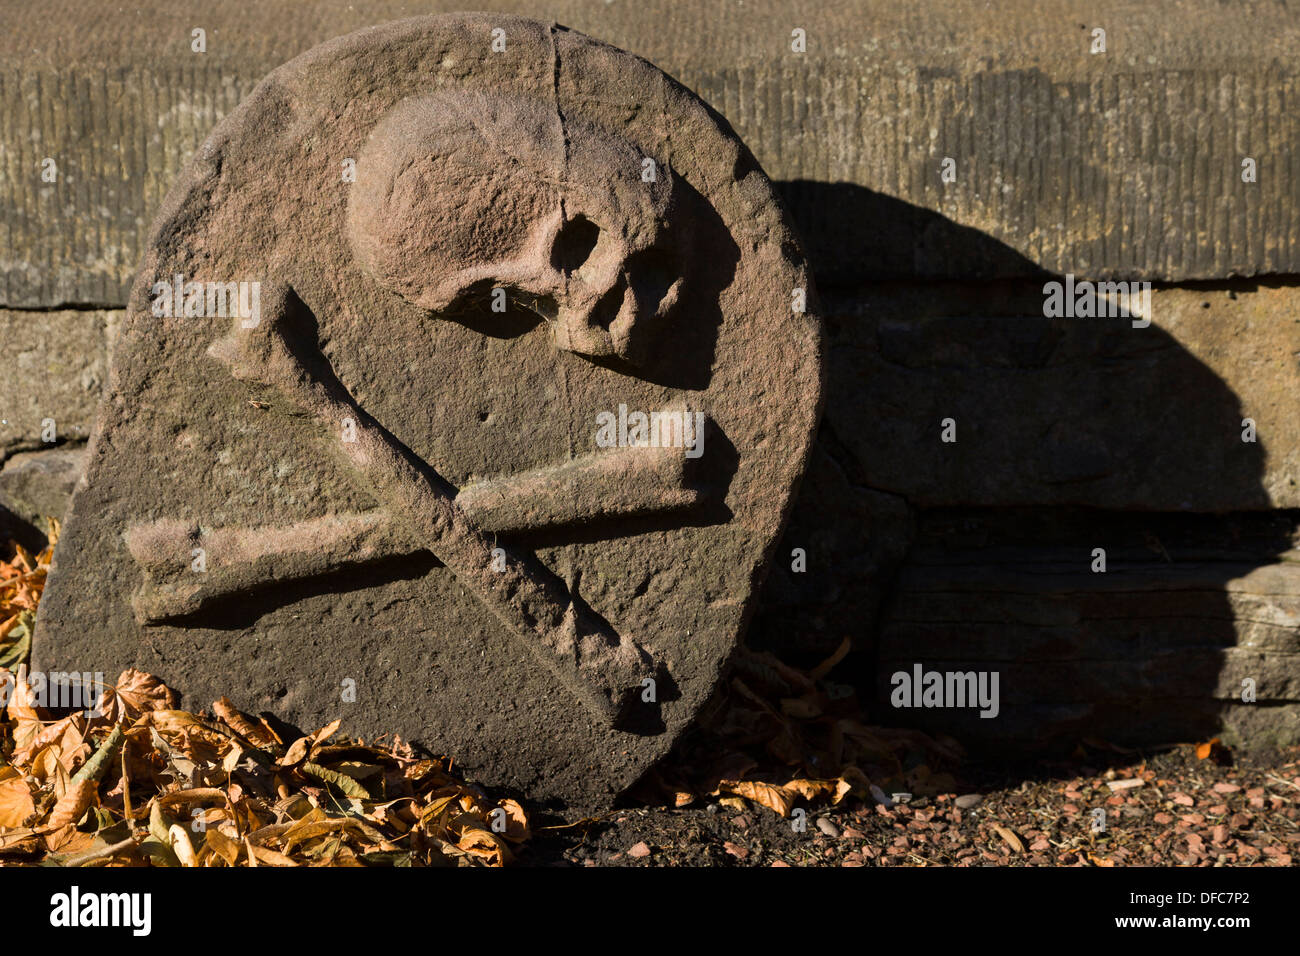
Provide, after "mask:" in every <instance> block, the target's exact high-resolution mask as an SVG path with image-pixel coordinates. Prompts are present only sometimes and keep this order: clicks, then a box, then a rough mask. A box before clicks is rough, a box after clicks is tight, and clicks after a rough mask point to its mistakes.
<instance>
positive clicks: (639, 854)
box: [627, 841, 650, 860]
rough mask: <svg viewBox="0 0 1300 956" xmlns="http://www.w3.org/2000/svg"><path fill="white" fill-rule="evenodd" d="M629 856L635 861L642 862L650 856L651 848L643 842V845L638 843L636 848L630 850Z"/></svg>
mask: <svg viewBox="0 0 1300 956" xmlns="http://www.w3.org/2000/svg"><path fill="white" fill-rule="evenodd" d="M627 855H628V856H630V857H631V858H632V859H634V860H640V859H643V858H644V857H647V856H649V855H650V848H649V847H648V846H646V845H645V842H644V841H643V842H641V843H638V844H637V845H636V846H634V847H632V848H631V849H630V850H628V851H627Z"/></svg>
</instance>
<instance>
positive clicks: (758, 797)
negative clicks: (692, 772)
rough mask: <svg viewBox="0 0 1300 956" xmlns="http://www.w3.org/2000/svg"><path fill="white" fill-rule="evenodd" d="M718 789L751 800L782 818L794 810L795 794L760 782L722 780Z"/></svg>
mask: <svg viewBox="0 0 1300 956" xmlns="http://www.w3.org/2000/svg"><path fill="white" fill-rule="evenodd" d="M718 789H719V790H720V791H724V792H726V793H731V794H735V795H736V796H738V797H744V798H745V799H746V800H753V801H754V802H755V803H757V804H760V805H761V806H764V807H767V808H768V809H769V810H771V811H773V812H774V813H776V814H778V815H779V816H782V817H788V816H789V815H790V811H791V810H792V809H794V801H795V794H793V793H791V792H790V791H789V790H786V789H785V788H784V787H778V786H776V785H775V784H771V783H763V782H762V781H760V780H723V781H722V782H721V783H720V784H719V785H718Z"/></svg>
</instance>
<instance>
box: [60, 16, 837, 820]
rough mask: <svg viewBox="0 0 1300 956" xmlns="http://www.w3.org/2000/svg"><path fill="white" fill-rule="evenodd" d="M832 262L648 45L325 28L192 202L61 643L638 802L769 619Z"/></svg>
mask: <svg viewBox="0 0 1300 956" xmlns="http://www.w3.org/2000/svg"><path fill="white" fill-rule="evenodd" d="M494 30H496V31H501V32H500V34H499V35H498V34H495V33H494V32H493V31H494ZM498 41H499V42H500V48H494V47H495V45H496V44H497V43H498ZM176 277H180V278H179V280H178V279H177V278H176ZM194 283H202V284H203V285H202V286H197V285H194ZM227 283H228V284H229V285H227ZM241 283H243V285H241ZM214 286H215V288H216V291H215V297H214V296H213V294H212V290H213V288H214ZM196 289H197V290H198V292H197V293H195V290H196ZM796 290H801V292H799V293H798V294H797V292H796ZM811 292H812V290H811V288H810V281H809V275H808V270H807V267H806V265H805V264H804V262H803V260H802V258H801V255H800V252H799V247H798V244H797V242H796V240H795V238H794V236H793V234H792V232H791V230H790V227H789V225H788V223H787V220H786V218H785V216H784V213H783V212H782V209H781V207H780V205H779V203H778V202H777V201H776V200H775V198H774V195H773V192H772V189H771V185H770V183H769V182H768V180H767V179H766V177H765V176H764V175H763V173H762V171H761V170H760V169H759V167H758V165H757V163H756V162H755V161H754V159H753V158H752V156H750V154H749V153H748V152H747V151H746V150H745V148H744V146H743V145H742V144H741V143H740V142H739V140H737V139H736V137H735V135H734V134H733V133H731V131H730V129H729V128H728V127H727V126H726V124H725V122H723V121H722V120H721V119H720V118H719V117H718V116H717V114H715V113H713V112H712V111H711V110H710V109H709V108H708V107H706V106H705V105H704V104H703V103H702V102H700V101H699V100H698V99H697V98H696V97H695V96H694V95H692V94H691V93H689V92H688V91H686V90H685V89H683V88H682V87H680V86H678V85H677V84H676V83H675V82H673V81H672V80H670V79H669V78H668V77H666V76H665V75H663V74H662V73H660V72H659V71H658V70H656V69H655V68H654V67H652V66H650V65H649V64H648V63H646V62H645V61H642V60H639V59H637V58H635V57H632V56H629V55H627V54H625V53H622V52H620V51H619V50H616V49H614V48H612V47H609V46H606V45H603V44H601V43H598V42H595V41H593V40H590V39H588V38H587V37H584V36H582V35H580V34H577V33H574V32H572V31H569V30H567V29H565V28H563V27H559V26H556V25H553V24H543V23H536V22H533V21H528V20H523V19H515V18H510V17H499V16H494V17H485V16H479V15H456V16H448V17H439V18H421V19H414V20H406V21H400V22H397V23H393V24H389V25H386V26H383V27H379V28H374V29H370V30H365V31H362V32H360V33H356V34H352V35H349V36H347V37H343V38H341V39H338V40H335V41H331V42H330V43H327V44H324V45H323V46H321V47H319V48H317V49H315V50H312V51H310V52H309V53H307V54H304V55H303V56H301V57H299V58H298V59H296V60H294V61H293V62H291V63H289V64H287V65H286V66H284V67H282V68H280V69H278V70H276V71H275V72H274V73H272V74H271V75H270V76H268V77H267V78H266V80H265V81H264V82H263V83H261V84H260V85H259V86H258V88H257V89H256V90H255V91H254V92H253V94H252V95H251V96H250V97H249V98H248V99H247V100H246V101H245V102H243V103H242V104H241V105H240V107H239V108H238V109H237V110H236V111H235V112H234V113H232V114H231V115H230V116H229V117H228V118H227V119H226V120H225V121H224V122H223V123H221V124H220V126H218V128H217V129H216V130H215V131H214V133H213V134H212V136H211V137H210V138H209V140H208V141H207V142H206V143H205V144H204V146H203V147H202V148H201V149H200V150H199V152H198V153H197V154H196V156H195V158H194V160H193V162H192V163H191V164H190V166H189V167H188V169H187V170H186V172H185V174H184V175H183V176H182V177H181V179H180V181H179V182H178V183H177V184H176V185H175V186H174V187H173V189H172V191H171V193H170V194H169V196H168V198H167V200H166V202H165V203H164V204H163V208H162V211H161V213H160V214H159V217H158V219H157V220H156V222H155V224H154V227H153V233H152V238H151V240H150V242H149V244H148V249H147V252H146V254H145V257H144V261H143V263H142V265H141V268H140V271H139V273H138V277H137V281H136V285H135V287H134V289H133V292H132V296H131V301H130V304H129V308H128V313H127V317H126V320H125V325H124V328H123V331H122V334H121V336H120V338H119V341H118V344H117V347H116V354H115V360H114V367H113V375H112V379H111V382H110V386H109V389H108V391H107V394H106V396H105V398H104V401H103V402H102V404H101V406H100V410H99V420H98V424H97V431H96V436H95V438H94V439H93V440H92V444H91V449H90V461H89V464H88V469H87V474H86V483H85V485H84V486H83V487H82V488H80V489H79V491H78V492H77V494H76V496H75V498H74V501H73V505H72V510H71V515H70V517H69V519H68V522H67V526H66V530H65V534H64V537H63V539H62V542H61V544H60V548H59V552H58V554H57V556H56V559H55V560H56V564H55V568H54V571H53V573H52V575H51V579H50V584H49V587H48V589H47V591H46V594H45V597H44V600H43V601H42V604H41V610H40V616H39V619H38V623H37V635H38V637H37V648H36V651H35V653H36V659H37V666H40V667H44V668H47V669H59V670H103V671H106V672H107V671H111V670H113V669H114V668H115V667H121V666H128V665H134V666H137V667H140V668H142V669H144V670H148V671H150V672H153V673H156V674H158V675H160V676H161V677H163V678H164V679H166V680H167V681H168V682H169V683H172V684H173V685H174V686H176V687H177V689H178V690H180V691H181V692H182V694H183V695H184V696H185V699H186V702H187V704H188V705H189V706H191V707H201V706H204V705H206V704H208V703H209V702H210V701H212V700H214V699H216V697H218V696H220V695H221V694H229V695H230V696H231V697H232V698H234V699H235V700H236V702H237V703H240V704H242V706H244V707H245V708H247V709H251V710H263V709H267V710H271V709H273V710H274V711H275V712H276V713H277V714H278V715H281V716H283V717H286V718H288V719H291V720H293V721H295V722H298V723H299V724H301V725H302V726H304V727H309V726H314V725H316V724H319V723H322V722H324V721H326V720H329V719H331V718H333V717H335V716H340V715H341V716H342V717H343V718H344V726H345V729H346V730H348V731H350V732H352V733H354V734H361V735H367V736H373V735H375V734H378V733H381V732H397V733H400V734H401V735H402V736H404V737H408V738H411V739H414V740H416V741H418V742H419V743H421V744H422V745H424V746H427V747H429V748H431V749H434V750H442V751H445V752H448V753H451V754H453V755H454V756H455V758H456V759H457V761H458V762H460V763H461V764H462V765H464V766H466V767H467V768H468V769H469V770H470V771H471V772H472V773H474V774H476V775H477V776H478V777H479V778H480V779H483V780H485V781H487V782H490V783H494V784H500V785H505V786H512V787H518V788H521V789H524V790H526V791H528V792H529V793H530V794H531V795H533V796H536V797H541V798H544V797H555V798H558V799H562V800H564V801H567V802H568V803H570V804H592V803H601V802H604V801H607V800H609V799H610V798H611V797H612V796H613V795H614V794H615V793H617V792H618V791H620V790H621V789H622V788H624V787H626V786H628V785H630V784H631V783H632V782H634V781H635V779H636V778H637V777H638V776H639V775H640V774H641V773H643V772H644V771H645V770H646V769H647V767H649V766H650V765H651V764H652V763H653V762H654V761H655V760H656V759H658V758H659V757H660V756H662V755H663V754H664V753H665V752H666V751H667V749H668V748H669V746H670V745H671V744H672V742H673V741H674V740H675V739H676V738H677V736H678V735H679V734H680V733H681V731H682V730H683V729H684V728H685V727H686V726H687V725H688V724H689V723H690V721H691V719H692V717H693V715H694V714H695V712H696V711H697V709H698V708H699V707H700V706H701V704H702V703H703V702H704V701H705V699H706V698H707V697H708V696H709V694H710V693H711V692H712V690H713V687H714V684H715V682H716V680H717V678H718V676H719V674H720V672H721V669H722V668H723V666H724V665H725V663H726V661H727V659H728V657H729V655H730V653H731V651H732V649H733V647H734V645H735V643H736V641H737V639H738V636H739V634H740V633H741V630H742V628H743V627H744V626H745V624H746V622H747V619H748V616H749V613H750V609H751V605H752V603H753V598H754V592H755V588H756V586H757V584H758V582H759V581H761V578H762V574H763V571H764V569H765V565H766V563H767V560H768V557H769V555H770V553H771V549H772V547H773V544H774V542H775V540H776V537H777V535H778V533H779V531H780V529H781V527H782V523H783V521H784V519H785V516H786V512H787V510H788V506H789V502H790V498H791V495H792V494H793V491H794V488H795V485H796V483H797V480H798V478H799V475H800V473H801V471H802V469H803V465H804V462H805V460H806V457H807V454H808V450H809V446H810V444H811V441H812V436H813V430H814V426H815V423H816V419H817V416H818V414H819V411H820V396H821V382H822V345H821V326H820V322H819V320H818V319H817V318H816V316H815V314H814V312H813V310H812V308H811V306H810V307H808V308H807V309H806V310H803V311H800V310H798V309H796V308H794V304H795V303H796V302H798V300H799V299H800V297H801V296H810V295H811ZM191 293H194V294H191ZM223 296H227V298H225V299H223V298H222V297H223ZM241 296H242V298H241ZM223 301H224V302H225V304H226V307H225V308H224V309H223V308H222V302H223ZM808 301H809V302H811V299H809V300H808ZM191 302H193V307H192V308H191V306H190V303H191ZM173 305H174V306H175V308H174V309H173V308H172V306H173ZM169 312H170V313H171V314H170V315H169V314H168V313H169ZM195 313H199V314H195ZM638 414H640V415H641V416H642V418H641V419H638V418H637V417H636V416H637V415H638ZM645 419H648V420H649V421H648V422H647V421H645ZM647 425H648V426H649V427H647ZM656 426H657V427H656ZM74 664H75V666H74ZM83 664H84V666H82V665H83ZM92 665H93V666H92Z"/></svg>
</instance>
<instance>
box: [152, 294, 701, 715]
mask: <svg viewBox="0 0 1300 956" xmlns="http://www.w3.org/2000/svg"><path fill="white" fill-rule="evenodd" d="M266 291H269V293H270V294H269V295H268V296H267V297H266V299H267V300H268V301H267V302H266V303H265V307H264V308H263V310H262V321H261V323H260V324H258V325H257V326H256V327H254V328H244V327H243V324H242V323H240V322H239V321H238V320H237V321H236V322H235V323H234V326H233V328H232V329H231V331H230V332H229V333H228V334H227V335H226V336H224V337H223V338H221V339H218V340H217V341H215V342H214V343H213V344H212V345H211V346H210V347H209V349H208V354H209V355H211V356H213V357H214V358H216V359H217V360H218V361H220V362H222V363H223V364H224V365H226V366H227V368H228V369H229V370H230V372H231V374H232V375H233V376H234V377H235V378H236V379H238V380H241V381H251V382H259V383H261V384H264V385H268V386H271V387H273V388H276V389H277V390H279V391H280V392H281V393H282V394H283V395H284V396H285V397H286V398H287V399H289V400H290V401H291V402H292V403H293V404H294V405H296V406H298V407H299V408H300V409H302V410H303V411H305V412H307V413H308V414H309V415H311V416H312V417H313V418H315V419H316V420H317V421H319V422H320V423H322V424H323V425H326V426H327V427H330V428H331V429H336V428H338V427H339V425H340V423H341V422H342V421H343V420H344V419H349V418H350V419H352V420H353V422H354V423H355V441H346V442H345V441H334V442H331V445H332V446H333V447H334V449H335V452H336V454H337V455H338V456H339V457H340V458H341V460H342V461H343V463H344V464H345V465H346V466H347V468H348V470H349V471H350V472H351V473H352V475H353V476H354V477H355V478H356V479H357V481H358V483H359V485H361V486H362V487H363V488H364V489H365V490H366V491H368V492H369V493H370V494H371V495H372V496H373V497H374V498H375V499H376V500H377V501H378V502H379V503H380V506H381V509H382V510H381V511H380V512H368V513H362V514H352V515H338V516H331V517H328V518H321V519H313V520H311V521H306V522H300V523H298V524H295V525H290V526H288V527H284V528H279V529H243V528H231V529H215V530H214V531H210V532H209V533H208V535H207V536H206V538H205V539H204V540H205V542H206V543H208V544H210V545H212V546H213V550H214V553H217V554H225V555H228V556H229V558H228V559H226V560H223V562H222V563H221V566H220V568H219V569H214V570H213V571H211V572H208V573H207V574H202V575H194V576H193V577H195V578H199V579H203V581H202V583H199V584H197V585H196V584H192V583H186V584H176V583H172V584H163V585H157V586H155V585H153V584H152V582H151V581H149V580H146V583H145V587H144V588H142V590H141V593H140V594H139V595H137V600H136V613H137V616H138V617H139V618H140V619H141V620H142V622H146V623H152V622H156V621H159V620H165V619H167V618H170V617H174V616H178V615H181V614H186V613H190V612H192V611H193V610H196V609H198V608H200V607H202V606H204V605H206V604H208V603H210V602H211V601H212V600H214V599H215V598H216V597H219V596H222V595H223V594H224V595H229V594H231V593H236V592H238V591H241V590H246V589H248V588H249V587H251V586H255V585H256V584H257V583H259V582H258V578H259V576H260V575H261V574H262V573H264V572H265V571H266V569H267V565H268V564H273V562H274V559H275V557H276V556H278V555H284V554H289V553H292V554H294V555H295V556H297V557H299V558H301V557H303V556H304V555H311V556H312V557H311V558H310V559H309V560H306V561H303V562H300V563H299V567H300V569H301V571H302V576H309V575H312V574H315V573H321V572H322V571H326V570H330V569H332V568H333V567H337V566H341V565H345V564H348V563H355V562H358V561H366V560H376V559H378V558H382V557H391V556H397V555H401V554H414V553H416V552H418V551H426V550H427V551H431V552H432V553H433V554H434V555H435V556H436V557H437V558H438V559H439V560H440V561H442V563H443V564H444V565H445V566H446V567H447V568H448V569H449V570H450V571H451V572H452V573H453V574H454V575H455V576H456V578H457V580H458V581H459V582H460V583H461V584H462V585H463V586H465V588H466V589H467V590H469V591H470V592H471V593H472V594H473V595H474V596H475V597H476V598H477V599H478V600H479V601H480V602H482V603H483V605H484V606H485V607H487V609H488V610H490V611H491V612H492V613H493V615H494V616H495V617H496V618H497V619H498V620H499V621H500V622H501V623H502V624H503V625H504V626H505V627H506V629H507V630H508V631H509V632H510V633H511V634H512V636H514V637H515V639H516V640H518V641H519V642H520V643H521V644H522V645H524V646H525V647H527V648H528V650H529V651H530V652H531V653H532V654H533V655H535V656H536V658H537V659H538V660H539V661H540V662H541V663H542V664H543V665H544V666H545V667H546V668H547V669H548V670H549V671H550V672H551V673H552V674H554V675H555V677H556V678H557V679H558V680H560V681H561V683H562V684H564V685H565V686H566V687H567V688H568V689H569V690H570V691H571V692H572V693H573V694H574V695H575V696H576V697H577V698H578V699H579V700H581V701H582V702H583V703H584V704H585V705H586V706H587V707H588V709H589V710H591V712H592V713H593V714H594V715H595V716H596V717H597V719H599V720H600V721H601V722H602V723H604V724H605V725H607V726H613V725H615V724H616V722H617V721H618V719H619V717H620V716H621V715H622V714H623V712H624V711H625V710H626V708H627V706H628V705H629V704H630V703H631V702H632V701H633V700H635V698H636V696H637V694H638V692H639V691H640V689H641V686H642V681H643V680H644V679H645V678H647V677H650V676H652V675H653V674H654V671H655V667H654V661H653V660H652V659H651V658H650V656H649V655H648V654H647V653H646V652H645V651H644V650H643V649H642V648H641V647H640V646H639V645H638V644H636V643H635V642H634V641H632V640H631V639H630V638H628V637H625V636H620V635H618V634H616V633H614V632H613V629H612V628H610V627H609V625H608V624H606V623H605V622H604V621H603V620H601V619H600V618H598V617H597V616H596V615H595V614H594V613H592V612H591V611H590V610H589V609H588V608H587V607H586V606H585V605H584V604H583V603H582V602H581V601H579V600H575V598H574V596H573V595H571V594H570V593H569V590H568V588H567V587H566V586H565V584H564V582H563V581H561V580H560V579H559V578H557V577H556V576H555V575H554V574H553V573H551V571H549V570H548V569H547V568H546V567H545V566H544V565H542V564H541V562H539V561H538V560H537V559H536V558H534V557H532V556H531V555H526V554H525V555H520V554H513V553H511V552H510V550H509V549H506V548H502V547H500V545H499V544H498V543H496V542H495V541H494V540H493V539H492V538H490V537H489V536H488V535H486V534H485V533H484V532H485V531H499V532H506V531H509V530H522V529H526V528H531V527H539V526H546V525H547V524H551V523H555V524H564V523H569V522H571V521H573V520H575V519H577V518H580V517H581V516H579V515H576V514H574V513H572V509H571V507H566V506H565V505H564V504H563V503H562V497H563V496H556V495H554V494H553V492H554V489H555V487H557V486H562V485H563V484H564V483H565V482H569V481H573V480H575V479H577V480H582V479H583V478H584V477H585V478H592V477H594V478H596V479H598V480H601V481H603V482H605V483H606V484H608V485H609V490H610V491H611V492H613V495H612V497H611V499H610V506H609V509H608V510H609V511H610V513H622V514H644V513H657V512H660V511H671V510H677V509H679V508H683V507H689V506H690V505H691V504H693V503H694V502H695V500H696V499H697V497H698V492H696V491H694V490H693V489H689V488H686V487H685V486H684V485H683V484H682V482H681V460H680V459H681V455H680V451H679V452H678V453H677V454H676V455H673V454H672V449H649V448H634V449H627V450H626V452H625V453H622V454H619V453H609V454H604V455H594V456H590V457H589V458H587V459H578V460H577V461H574V462H570V463H568V464H566V465H564V466H561V468H559V469H550V470H543V471H541V472H534V473H532V474H529V475H525V476H521V477H520V478H517V479H505V480H502V481H499V482H493V483H485V484H484V485H482V486H477V485H476V486H473V487H472V488H470V489H466V490H465V491H462V492H461V493H459V494H457V493H456V491H455V489H454V488H452V487H451V486H450V485H449V484H448V483H447V482H445V481H444V480H443V479H442V478H441V477H440V476H439V475H438V474H437V472H436V471H435V470H434V469H433V468H432V467H431V466H430V465H429V464H428V463H427V462H425V461H423V460H422V459H420V458H419V456H417V455H415V454H414V453H412V452H411V451H410V450H408V449H407V448H405V446H403V445H402V444H401V443H400V442H398V441H397V439H396V438H394V437H393V436H392V435H390V434H389V433H388V432H387V431H385V430H384V429H383V427H382V426H380V425H379V423H378V422H376V421H375V420H374V419H373V418H371V417H370V415H368V414H367V413H366V412H365V410H364V409H362V408H361V407H360V405H358V404H357V403H356V402H355V400H353V398H352V397H351V396H350V395H349V394H348V393H347V391H346V389H345V388H344V387H343V386H342V384H341V383H339V381H338V379H337V378H336V377H335V376H334V374H333V370H332V369H331V368H330V366H329V361H328V359H327V358H326V357H325V356H324V355H323V354H322V353H321V351H320V349H319V347H318V345H317V344H316V341H315V336H309V335H303V334H301V333H300V332H298V331H297V330H295V329H294V328H293V327H292V317H293V313H294V308H293V305H294V301H293V298H292V297H293V292H292V290H290V289H289V288H288V286H283V285H280V284H276V285H273V286H271V287H270V289H269V290H266ZM665 452H667V454H665ZM628 453H630V454H628ZM638 455H639V456H640V457H633V456H638ZM674 459H676V461H674ZM646 472H649V473H650V474H649V475H647V474H646ZM638 473H639V478H640V479H641V480H637V481H633V482H628V483H626V484H625V485H622V487H623V488H625V489H626V488H631V489H634V490H632V491H630V492H628V491H623V492H620V491H619V490H618V489H619V485H620V483H619V482H618V480H617V479H618V478H620V477H624V478H626V477H629V476H630V475H633V474H638ZM656 475H657V476H661V477H668V478H669V479H670V481H669V482H668V483H667V486H666V487H665V486H660V487H661V488H663V489H664V490H663V493H661V494H658V495H647V494H645V493H644V490H643V489H645V488H647V487H649V486H650V482H648V481H646V480H644V479H645V478H647V477H650V476H656ZM671 479H676V480H671ZM635 489H642V490H639V491H638V490H635ZM511 491H514V492H516V493H518V494H519V496H520V498H519V499H516V500H514V501H511V499H510V498H509V497H508V495H509V493H510V492H511ZM557 498H560V499H561V501H559V502H558V503H557V501H556V499H557ZM530 501H531V502H532V504H531V506H530ZM539 518H540V520H538V519H539ZM476 519H477V520H476ZM192 540H193V538H192V525H190V524H186V523H184V522H180V521H162V522H156V523H154V524H151V525H143V526H137V527H135V528H132V529H131V530H130V531H129V532H128V535H127V543H128V547H129V548H130V550H131V552H132V554H133V555H134V556H135V558H136V560H137V561H138V562H139V563H140V564H141V566H142V567H143V568H144V569H145V571H146V574H147V575H148V574H149V573H150V572H153V573H154V574H157V575H158V576H160V577H161V575H162V573H163V567H164V564H166V565H169V566H170V567H172V568H175V566H176V565H175V564H174V563H172V560H171V559H172V558H173V557H174V555H175V553H176V546H177V543H178V542H180V543H182V544H183V543H184V542H187V541H192ZM182 553H183V552H182ZM210 575H217V577H216V578H210Z"/></svg>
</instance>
